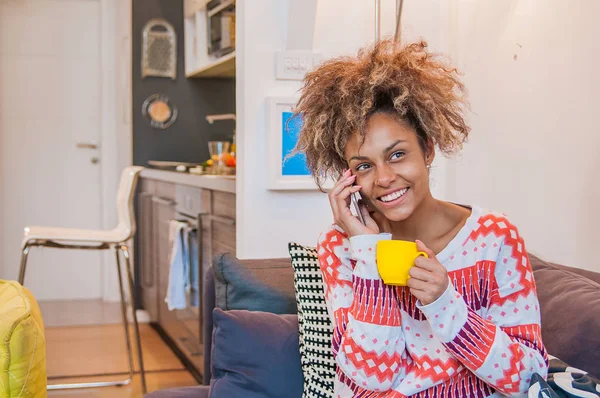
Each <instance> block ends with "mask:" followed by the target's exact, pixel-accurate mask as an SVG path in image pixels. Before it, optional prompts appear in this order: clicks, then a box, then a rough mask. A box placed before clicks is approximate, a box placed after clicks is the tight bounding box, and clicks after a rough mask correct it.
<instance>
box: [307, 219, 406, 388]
mask: <svg viewBox="0 0 600 398" xmlns="http://www.w3.org/2000/svg"><path fill="white" fill-rule="evenodd" d="M383 239H388V240H389V239H391V236H390V235H389V234H379V235H362V236H355V237H352V238H351V239H348V238H347V237H346V236H345V234H343V233H342V232H341V231H339V230H337V229H335V228H334V229H332V230H331V231H329V232H328V233H323V234H321V236H320V237H319V243H318V246H317V251H318V256H319V263H320V267H321V272H322V274H323V280H324V283H325V301H326V303H327V308H328V312H329V316H330V318H331V320H332V323H333V326H334V332H333V339H332V350H333V354H334V356H335V360H336V363H337V365H338V368H339V370H341V371H342V372H343V374H344V375H345V376H346V377H347V378H349V379H350V380H351V381H352V382H353V383H354V384H356V386H357V387H359V388H360V389H365V390H371V391H387V390H389V389H390V388H391V386H392V383H393V382H394V380H396V379H397V378H398V377H402V378H403V377H405V375H406V354H405V339H404V335H403V332H402V326H401V313H400V307H399V303H398V296H397V293H396V289H394V288H393V287H392V286H387V285H385V284H384V283H383V281H382V280H381V278H380V276H379V272H378V270H377V266H376V257H375V251H376V245H377V242H378V241H380V240H383Z"/></svg>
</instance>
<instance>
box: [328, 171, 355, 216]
mask: <svg viewBox="0 0 600 398" xmlns="http://www.w3.org/2000/svg"><path fill="white" fill-rule="evenodd" d="M355 179H356V176H353V175H351V174H350V170H346V171H345V172H344V173H343V174H342V176H341V177H340V179H339V180H338V181H337V182H336V183H335V185H334V186H333V188H332V189H331V191H330V192H329V195H328V196H329V203H330V205H331V209H332V211H333V218H334V221H335V222H336V224H338V225H340V226H341V227H342V228H344V225H343V224H344V218H346V217H348V216H352V212H351V211H350V208H349V204H350V200H349V198H350V195H351V194H352V193H353V192H358V191H359V190H360V189H361V186H360V185H352V184H353V183H354V181H355Z"/></svg>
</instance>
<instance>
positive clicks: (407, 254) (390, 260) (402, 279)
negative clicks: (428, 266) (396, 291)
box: [376, 240, 429, 286]
mask: <svg viewBox="0 0 600 398" xmlns="http://www.w3.org/2000/svg"><path fill="white" fill-rule="evenodd" d="M376 254H377V269H378V270H379V275H380V276H381V279H383V282H384V283H385V284H386V285H394V286H406V285H407V284H408V278H410V276H409V275H408V271H409V270H410V269H411V268H412V267H413V266H414V265H415V259H416V258H417V257H419V256H424V257H428V258H429V256H428V255H427V253H425V252H420V251H418V250H417V244H416V243H415V242H408V241H405V240H381V241H379V242H378V243H377V253H376Z"/></svg>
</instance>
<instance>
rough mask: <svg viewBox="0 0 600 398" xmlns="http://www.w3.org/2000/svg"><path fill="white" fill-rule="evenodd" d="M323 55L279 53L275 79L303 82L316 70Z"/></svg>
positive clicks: (276, 58)
mask: <svg viewBox="0 0 600 398" xmlns="http://www.w3.org/2000/svg"><path fill="white" fill-rule="evenodd" d="M322 60H323V55H321V54H318V53H313V52H312V51H296V50H294V51H279V52H277V53H276V54H275V77H276V78H277V79H278V80H302V79H304V75H306V72H308V71H310V70H312V69H314V68H315V67H316V66H317V65H319V64H320V63H321V61H322Z"/></svg>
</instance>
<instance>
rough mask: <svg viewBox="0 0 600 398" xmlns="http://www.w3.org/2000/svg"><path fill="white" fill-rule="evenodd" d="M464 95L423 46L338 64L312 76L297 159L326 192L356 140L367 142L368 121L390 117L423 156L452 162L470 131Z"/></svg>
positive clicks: (378, 50)
mask: <svg viewBox="0 0 600 398" xmlns="http://www.w3.org/2000/svg"><path fill="white" fill-rule="evenodd" d="M465 109H468V103H467V101H466V90H465V87H464V85H463V83H462V82H461V81H460V80H459V78H458V72H457V70H456V69H455V68H453V67H451V66H450V65H448V64H447V63H445V62H444V61H443V60H442V59H441V57H439V56H438V55H435V54H431V53H429V52H427V43H426V42H424V41H420V42H416V43H412V44H409V45H406V46H403V47H398V46H396V45H395V44H394V43H393V42H392V41H391V40H384V41H381V42H379V43H378V44H376V45H374V46H372V47H369V48H365V49H362V50H360V51H359V53H358V56H356V57H340V58H335V59H332V60H330V61H327V62H325V63H323V64H322V65H321V66H319V67H318V68H316V69H315V70H313V71H311V72H309V73H308V74H307V75H306V78H305V79H304V86H303V88H302V94H301V97H300V100H299V102H298V104H297V106H296V109H295V114H296V116H300V117H301V118H302V121H303V125H302V129H301V131H300V136H299V141H298V144H297V146H296V148H295V150H294V153H297V152H303V153H305V154H306V158H307V165H308V168H309V170H310V171H311V173H312V175H313V176H314V178H315V181H316V182H317V185H318V186H319V187H322V184H323V182H324V180H325V179H326V178H327V177H330V178H333V179H337V178H339V176H340V175H341V174H342V173H343V170H344V169H346V168H347V167H348V166H347V163H346V160H345V157H344V148H345V146H346V143H347V142H348V140H349V138H350V137H352V136H353V134H359V135H360V137H362V138H363V139H364V135H365V126H366V124H367V122H368V119H369V117H370V116H371V115H373V114H375V113H378V112H387V113H389V114H392V115H395V116H397V117H398V118H399V119H401V120H403V121H405V122H407V123H409V125H410V126H412V127H413V128H414V129H415V131H416V133H417V136H418V138H419V142H420V144H421V147H422V148H423V149H425V148H426V146H427V145H430V144H433V145H435V146H437V147H438V148H439V149H440V151H441V152H443V153H444V154H446V155H450V154H452V153H454V152H456V151H458V150H459V149H461V148H462V144H463V143H464V142H465V141H466V139H467V136H468V134H469V131H470V128H469V127H468V126H467V124H466V121H465V118H464V115H463V112H464V110H465Z"/></svg>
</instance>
